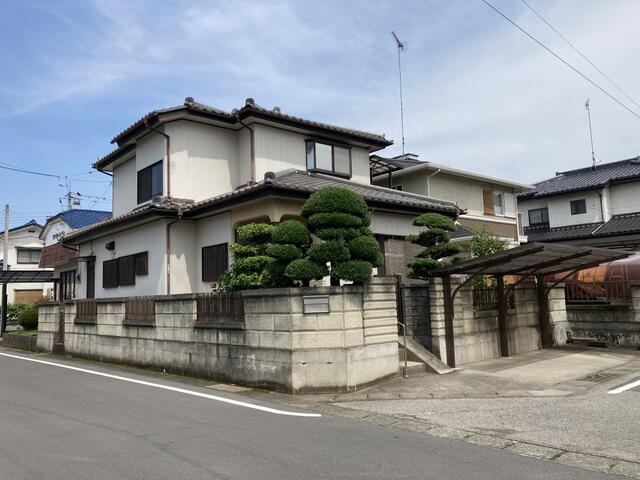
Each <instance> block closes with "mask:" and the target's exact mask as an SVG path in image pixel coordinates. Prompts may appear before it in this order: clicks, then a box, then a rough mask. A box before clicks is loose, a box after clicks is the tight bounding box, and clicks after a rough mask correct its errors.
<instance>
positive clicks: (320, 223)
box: [309, 212, 364, 230]
mask: <svg viewBox="0 0 640 480" xmlns="http://www.w3.org/2000/svg"><path fill="white" fill-rule="evenodd" d="M363 224H364V222H363V221H362V219H361V218H358V217H356V216H355V215H351V214H350V213H340V212H335V213H316V214H314V215H311V216H310V217H309V225H310V226H311V228H312V229H313V230H322V229H323V228H360V227H362V226H363Z"/></svg>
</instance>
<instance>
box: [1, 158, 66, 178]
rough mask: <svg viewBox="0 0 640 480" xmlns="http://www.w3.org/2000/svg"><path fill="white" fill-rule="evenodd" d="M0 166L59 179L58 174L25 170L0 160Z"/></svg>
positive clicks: (5, 168)
mask: <svg viewBox="0 0 640 480" xmlns="http://www.w3.org/2000/svg"><path fill="white" fill-rule="evenodd" d="M0 168H2V169H4V170H12V171H14V172H19V173H27V174H29V175H40V176H42V177H52V178H57V179H58V180H60V178H61V177H60V175H53V174H51V173H42V172H35V171H33V170H25V169H24V168H20V167H16V166H13V165H11V164H9V163H4V162H0Z"/></svg>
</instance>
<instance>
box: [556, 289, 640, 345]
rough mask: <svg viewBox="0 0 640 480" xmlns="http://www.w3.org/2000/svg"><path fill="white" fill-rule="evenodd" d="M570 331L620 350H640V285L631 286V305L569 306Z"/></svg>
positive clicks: (575, 334)
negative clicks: (632, 348) (633, 348)
mask: <svg viewBox="0 0 640 480" xmlns="http://www.w3.org/2000/svg"><path fill="white" fill-rule="evenodd" d="M567 323H568V327H567V328H568V330H569V331H571V333H572V334H573V335H574V336H576V337H589V338H596V339H597V340H598V341H601V342H606V343H608V344H611V345H616V346H620V347H636V348H637V347H640V283H634V284H631V304H630V305H567Z"/></svg>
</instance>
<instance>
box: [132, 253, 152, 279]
mask: <svg viewBox="0 0 640 480" xmlns="http://www.w3.org/2000/svg"><path fill="white" fill-rule="evenodd" d="M135 257H136V275H148V274H149V253H148V252H141V253H136V254H135Z"/></svg>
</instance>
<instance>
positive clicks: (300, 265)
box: [285, 258, 329, 284]
mask: <svg viewBox="0 0 640 480" xmlns="http://www.w3.org/2000/svg"><path fill="white" fill-rule="evenodd" d="M285 275H286V276H287V277H289V278H291V279H293V280H301V281H302V282H303V283H305V284H308V282H309V281H310V280H320V279H321V278H322V277H326V276H327V275H329V271H328V270H327V268H326V267H324V266H323V265H320V264H318V263H315V262H312V261H311V260H308V259H306V258H300V259H298V260H294V261H293V262H291V263H290V264H289V266H287V269H286V270H285Z"/></svg>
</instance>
